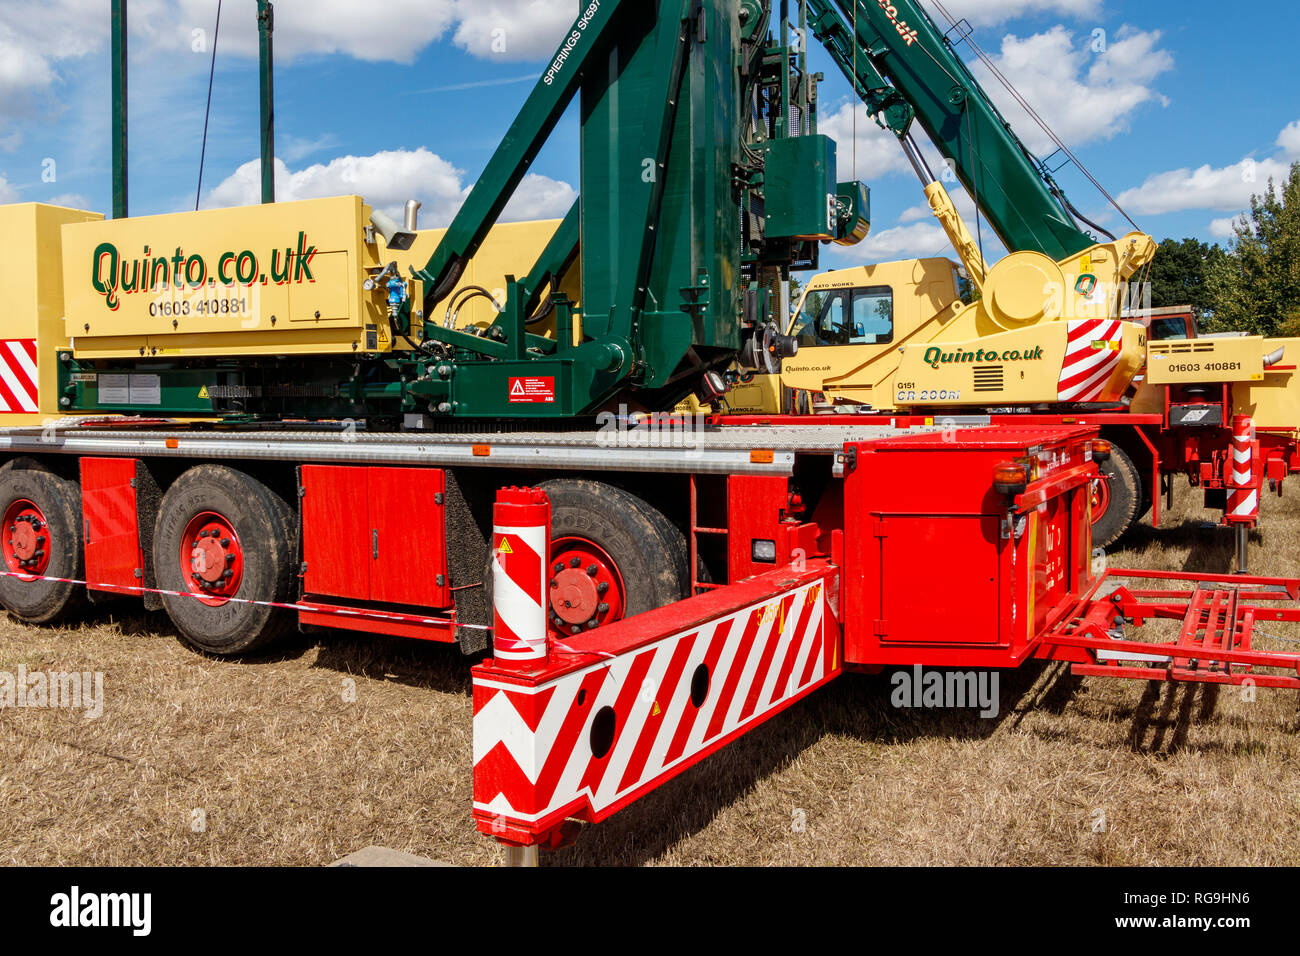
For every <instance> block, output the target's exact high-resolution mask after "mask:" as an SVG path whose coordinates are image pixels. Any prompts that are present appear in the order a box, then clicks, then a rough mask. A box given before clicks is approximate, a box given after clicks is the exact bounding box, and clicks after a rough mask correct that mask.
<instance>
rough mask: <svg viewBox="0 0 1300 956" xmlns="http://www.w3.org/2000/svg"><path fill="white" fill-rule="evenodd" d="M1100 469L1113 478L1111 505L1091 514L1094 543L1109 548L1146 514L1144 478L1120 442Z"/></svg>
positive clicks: (1098, 546)
mask: <svg viewBox="0 0 1300 956" xmlns="http://www.w3.org/2000/svg"><path fill="white" fill-rule="evenodd" d="M1100 470H1101V473H1102V474H1103V475H1105V476H1107V477H1108V478H1109V479H1110V504H1109V506H1108V507H1107V508H1106V510H1105V511H1103V512H1102V513H1101V514H1095V513H1094V514H1093V516H1092V546H1093V547H1094V548H1109V547H1110V546H1111V545H1113V544H1115V542H1117V541H1119V539H1120V538H1122V537H1123V536H1124V535H1125V534H1126V533H1127V532H1128V530H1129V529H1130V528H1132V527H1133V526H1134V525H1135V524H1137V522H1138V520H1139V519H1140V518H1141V517H1142V515H1143V514H1144V512H1143V511H1142V507H1141V505H1142V479H1141V477H1139V475H1138V470H1137V467H1136V466H1135V465H1134V464H1133V459H1131V458H1129V456H1128V455H1126V454H1125V453H1124V451H1123V449H1121V448H1120V447H1119V446H1118V445H1112V446H1111V451H1110V458H1108V459H1107V460H1106V461H1104V462H1102V463H1101V466H1100Z"/></svg>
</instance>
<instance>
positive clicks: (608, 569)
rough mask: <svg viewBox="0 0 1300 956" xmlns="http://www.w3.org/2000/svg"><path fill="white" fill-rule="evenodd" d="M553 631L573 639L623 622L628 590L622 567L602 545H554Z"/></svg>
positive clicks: (572, 541) (569, 541) (562, 541)
mask: <svg viewBox="0 0 1300 956" xmlns="http://www.w3.org/2000/svg"><path fill="white" fill-rule="evenodd" d="M549 588H550V614H549V615H548V617H549V621H550V629H551V632H552V633H553V634H558V635H560V636H572V635H573V634H580V633H582V632H583V631H590V630H593V629H594V628H597V627H599V626H600V625H602V624H612V623H613V622H614V621H618V620H621V619H622V618H623V614H624V612H625V610H626V609H627V589H626V587H624V584H623V575H622V574H620V573H619V570H618V565H617V564H616V563H615V562H614V559H613V558H611V557H610V556H609V553H608V552H607V551H605V549H604V548H602V547H601V546H600V545H598V544H596V543H595V542H593V541H588V540H587V539H586V538H576V537H570V538H557V539H556V540H555V541H552V542H551V573H550V581H549Z"/></svg>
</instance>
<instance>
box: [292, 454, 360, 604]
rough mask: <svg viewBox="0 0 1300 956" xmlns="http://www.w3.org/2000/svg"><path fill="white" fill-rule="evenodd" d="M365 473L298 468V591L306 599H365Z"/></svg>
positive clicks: (347, 469) (326, 467)
mask: <svg viewBox="0 0 1300 956" xmlns="http://www.w3.org/2000/svg"><path fill="white" fill-rule="evenodd" d="M369 470H370V469H367V468H350V467H340V466H334V465H304V466H303V469H302V487H303V494H302V558H303V562H304V563H305V564H306V565H307V570H306V573H305V574H304V575H303V587H304V591H305V592H306V593H307V594H308V595H320V596H323V597H335V598H351V599H353V600H356V601H368V600H369V599H370V564H371V557H370V548H369V546H368V542H369V538H370V515H369V509H368V502H367V500H366V497H367V480H366V472H367V471H369Z"/></svg>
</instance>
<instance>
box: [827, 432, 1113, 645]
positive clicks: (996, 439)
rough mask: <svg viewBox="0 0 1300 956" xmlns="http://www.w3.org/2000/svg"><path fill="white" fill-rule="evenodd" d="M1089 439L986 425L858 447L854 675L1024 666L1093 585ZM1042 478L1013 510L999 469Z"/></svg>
mask: <svg viewBox="0 0 1300 956" xmlns="http://www.w3.org/2000/svg"><path fill="white" fill-rule="evenodd" d="M1095 435H1096V432H1095V431H1093V430H1091V429H1088V428H1080V427H1061V426H1057V427H1055V428H1042V427H1039V428H1023V429H1021V428H1017V429H1012V428H1005V427H1004V428H989V429H972V430H966V431H958V432H956V433H953V434H951V435H942V434H917V435H913V436H908V437H905V438H898V439H889V440H887V441H880V442H870V443H866V444H862V445H857V446H853V448H854V454H853V455H852V456H851V457H852V458H854V459H855V460H856V467H854V468H853V470H852V471H851V472H850V474H849V475H848V477H847V479H846V481H845V491H844V494H845V501H846V503H852V504H851V505H849V506H846V511H845V527H844V542H845V555H844V567H845V581H846V584H845V614H844V621H845V625H844V626H845V638H844V653H845V660H846V666H848V667H849V668H851V669H853V668H860V669H864V670H877V669H879V668H880V667H882V666H911V665H914V664H921V665H924V666H933V667H1014V666H1016V665H1017V664H1019V663H1020V662H1021V661H1023V660H1025V659H1026V658H1028V657H1030V656H1032V653H1033V649H1034V646H1035V644H1036V642H1037V641H1038V640H1039V639H1040V638H1041V636H1042V634H1043V633H1044V632H1045V631H1046V629H1047V628H1048V627H1050V626H1051V625H1053V624H1054V623H1055V621H1056V619H1057V617H1058V616H1059V615H1060V614H1062V613H1064V610H1065V608H1066V607H1068V606H1069V604H1070V602H1071V600H1072V599H1073V598H1075V597H1077V596H1078V595H1079V594H1081V593H1082V592H1084V591H1085V590H1086V589H1087V588H1088V587H1089V586H1090V584H1091V579H1092V555H1091V518H1090V512H1089V508H1090V505H1091V493H1090V485H1091V483H1092V481H1093V480H1094V479H1095V478H1096V476H1097V469H1096V466H1095V464H1093V463H1092V461H1091V459H1090V447H1089V444H1090V442H1091V440H1092V439H1093V438H1094V437H1095ZM1006 462H1029V463H1031V464H1032V465H1033V466H1035V467H1036V468H1037V469H1038V472H1039V475H1038V477H1037V478H1036V479H1035V480H1033V481H1031V482H1030V483H1029V484H1028V486H1027V487H1026V488H1025V490H1024V492H1023V493H1022V494H1020V495H1018V496H1017V497H1016V498H1015V499H1014V501H1011V502H1009V501H1008V500H1007V499H1006V498H1005V497H1004V496H1003V495H1000V494H999V493H998V492H997V491H996V490H995V489H994V487H993V481H992V479H993V470H994V468H995V467H996V466H998V465H999V464H1002V463H1006Z"/></svg>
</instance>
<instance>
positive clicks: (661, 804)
mask: <svg viewBox="0 0 1300 956" xmlns="http://www.w3.org/2000/svg"><path fill="white" fill-rule="evenodd" d="M1049 667H1050V665H1039V664H1037V663H1031V664H1027V665H1025V666H1024V667H1021V668H1019V669H1018V670H1015V671H1007V672H999V684H1000V700H999V709H998V714H997V715H996V716H993V717H987V718H986V717H981V716H980V711H979V710H978V709H974V708H965V709H952V708H901V707H896V706H894V703H893V702H892V701H891V695H892V692H893V690H894V683H893V680H892V673H893V672H890V671H886V672H884V673H882V674H879V675H873V676H868V675H861V674H848V675H845V676H843V677H841V678H839V679H837V680H836V681H834V682H833V683H831V684H830V685H829V686H827V687H824V688H822V689H821V690H818V691H816V692H815V693H813V694H812V695H811V696H809V697H808V698H805V699H804V700H802V701H800V702H798V703H796V704H795V705H794V706H792V707H791V708H790V709H789V710H787V711H785V712H784V713H782V714H778V715H777V716H775V717H773V718H772V719H771V720H769V721H768V722H767V723H765V724H763V725H761V726H759V727H758V728H756V729H755V730H753V731H751V732H750V733H748V734H746V735H745V736H743V737H741V738H740V739H739V740H737V741H735V742H733V743H732V744H730V745H728V746H727V747H726V748H724V749H723V750H721V751H719V752H718V753H716V754H713V755H712V756H710V757H709V758H707V759H706V760H704V761H703V762H702V763H700V764H697V765H696V766H694V767H691V768H690V769H689V770H686V771H685V772H684V773H682V774H681V775H680V776H678V777H676V778H674V779H673V780H671V781H669V782H668V783H666V784H664V785H663V786H661V787H659V788H658V789H656V790H654V791H652V792H651V793H650V794H648V795H647V796H645V797H644V798H642V799H641V800H639V801H637V802H635V803H633V804H631V805H630V806H629V807H627V808H626V809H624V810H622V811H620V812H619V813H618V814H616V815H615V816H613V817H612V818H610V819H609V820H607V821H605V822H603V823H601V824H599V825H597V826H592V827H585V828H584V831H583V834H582V836H581V837H580V838H579V840H578V842H577V844H576V845H575V846H572V847H569V848H566V849H564V850H560V851H558V852H556V853H553V854H544V855H543V862H544V864H545V865H554V866H638V865H641V864H644V863H647V862H650V861H652V860H655V859H658V858H660V857H662V856H663V855H664V854H665V853H667V852H668V851H669V850H670V849H671V848H672V847H673V846H674V845H675V844H677V843H679V842H680V841H681V840H683V839H686V838H688V837H691V836H693V835H695V834H697V833H699V832H701V831H702V830H704V829H705V828H706V827H708V826H709V824H710V823H711V822H712V821H713V820H714V819H715V818H716V817H717V816H718V814H719V813H721V812H722V811H724V810H726V809H727V808H729V807H732V806H734V805H735V804H736V803H737V802H738V801H740V800H743V799H744V798H745V797H746V795H747V794H749V793H750V792H752V791H753V790H754V789H755V787H756V786H758V784H760V783H761V782H762V781H763V780H765V779H767V778H768V777H771V776H772V775H773V774H777V773H780V772H781V771H783V770H785V769H787V768H788V767H790V766H791V765H792V764H793V763H794V762H796V761H797V760H799V759H800V757H801V756H802V755H803V754H804V753H805V752H806V751H807V750H809V749H810V748H812V747H813V746H815V745H816V744H817V743H818V742H820V741H822V740H823V739H825V738H827V737H843V738H848V739H850V740H855V741H858V742H860V743H865V744H868V745H876V746H880V747H889V746H896V745H898V744H902V743H907V742H909V741H913V740H920V739H943V740H954V739H955V740H976V739H983V738H987V737H989V736H991V735H993V734H995V733H997V732H998V730H999V728H1001V727H1004V726H1006V725H1007V723H1008V722H1009V721H1014V720H1016V719H1017V715H1018V713H1019V708H1020V707H1021V706H1026V704H1025V701H1026V700H1032V706H1036V707H1039V708H1042V709H1047V710H1056V709H1063V708H1064V707H1066V706H1067V705H1068V703H1069V700H1070V698H1071V697H1072V695H1073V692H1074V690H1076V689H1077V687H1078V683H1077V682H1076V681H1075V680H1074V679H1073V678H1071V677H1070V676H1069V674H1068V671H1066V672H1064V674H1061V673H1051V674H1049V673H1048V670H1049ZM1045 676H1046V677H1047V678H1048V679H1047V680H1046V682H1044V677H1045ZM868 770H869V765H868V761H864V765H863V772H864V773H865V772H868ZM719 862H726V861H723V860H719Z"/></svg>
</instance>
